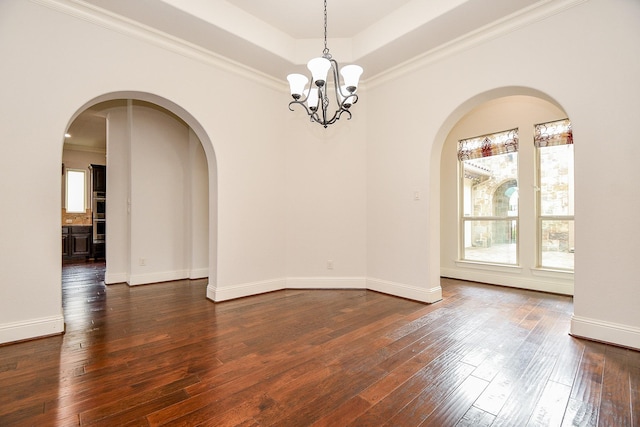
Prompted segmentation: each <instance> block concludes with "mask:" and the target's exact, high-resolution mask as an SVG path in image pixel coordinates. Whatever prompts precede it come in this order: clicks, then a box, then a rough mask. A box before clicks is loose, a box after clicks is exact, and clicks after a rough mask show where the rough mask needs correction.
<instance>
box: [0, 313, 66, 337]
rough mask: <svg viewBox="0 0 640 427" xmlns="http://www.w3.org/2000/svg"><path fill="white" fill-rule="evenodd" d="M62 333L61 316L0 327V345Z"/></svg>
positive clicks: (6, 324)
mask: <svg viewBox="0 0 640 427" xmlns="http://www.w3.org/2000/svg"><path fill="white" fill-rule="evenodd" d="M63 332H64V318H63V317H62V315H59V316H50V317H40V318H38V319H29V320H26V321H22V322H12V323H5V324H2V325H0V344H5V343H10V342H15V341H23V340H28V339H32V338H39V337H46V336H49V335H57V334H61V333H63Z"/></svg>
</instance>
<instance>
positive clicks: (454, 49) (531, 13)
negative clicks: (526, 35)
mask: <svg viewBox="0 0 640 427" xmlns="http://www.w3.org/2000/svg"><path fill="white" fill-rule="evenodd" d="M588 1H589V0H543V1H541V2H539V3H536V4H535V5H532V6H529V7H528V8H525V9H522V10H520V11H518V12H515V13H512V14H511V15H509V16H506V17H504V18H502V19H500V20H497V21H495V22H492V23H491V24H488V25H485V26H484V27H481V28H479V29H477V30H475V31H472V32H470V33H467V34H465V35H463V36H461V37H458V38H456V39H454V40H451V41H450V42H448V43H445V44H443V45H441V46H438V47H437V48H435V49H431V50H430V51H428V52H425V53H423V54H421V55H418V56H416V57H414V58H412V59H409V60H407V61H405V62H402V63H400V64H398V65H396V66H394V67H392V68H389V69H388V70H386V71H383V72H381V73H378V74H377V75H375V76H372V77H369V78H368V79H367V86H368V87H369V88H372V87H375V86H377V85H380V84H383V83H385V82H387V81H389V80H395V79H397V78H399V77H401V76H402V75H405V74H408V73H410V72H412V71H415V70H416V69H419V68H423V67H425V66H428V65H430V64H433V63H435V62H437V61H440V60H442V59H445V58H447V57H449V56H452V55H455V54H457V53H459V52H462V51H464V50H467V49H470V48H473V47H475V46H478V45H480V44H482V43H485V42H487V41H489V40H493V39H496V38H498V37H501V36H503V35H505V34H509V33H511V32H513V31H516V30H518V29H520V28H524V27H527V26H528V25H531V24H533V23H535V22H539V21H542V20H544V19H546V18H548V17H550V16H553V15H557V14H559V13H562V12H564V11H566V10H568V9H571V8H573V7H575V6H578V5H580V4H582V3H586V2H588Z"/></svg>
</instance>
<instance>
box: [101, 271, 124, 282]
mask: <svg viewBox="0 0 640 427" xmlns="http://www.w3.org/2000/svg"><path fill="white" fill-rule="evenodd" d="M128 281H129V274H128V273H109V272H108V271H107V272H105V273H104V283H105V284H106V285H113V284H116V283H127V282H128Z"/></svg>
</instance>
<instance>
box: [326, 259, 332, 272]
mask: <svg viewBox="0 0 640 427" xmlns="http://www.w3.org/2000/svg"><path fill="white" fill-rule="evenodd" d="M327 270H333V260H332V259H329V260H327Z"/></svg>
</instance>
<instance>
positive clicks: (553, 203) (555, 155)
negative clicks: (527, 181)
mask: <svg viewBox="0 0 640 427" xmlns="http://www.w3.org/2000/svg"><path fill="white" fill-rule="evenodd" d="M539 150H540V214H541V215H542V216H544V215H573V187H574V186H573V144H568V145H556V146H550V147H541V148H540V149H539Z"/></svg>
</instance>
